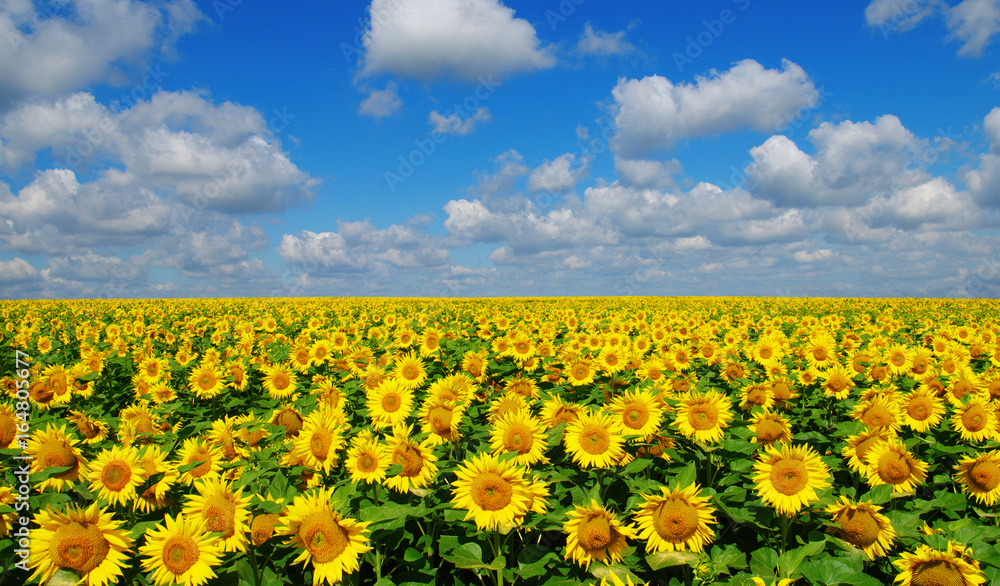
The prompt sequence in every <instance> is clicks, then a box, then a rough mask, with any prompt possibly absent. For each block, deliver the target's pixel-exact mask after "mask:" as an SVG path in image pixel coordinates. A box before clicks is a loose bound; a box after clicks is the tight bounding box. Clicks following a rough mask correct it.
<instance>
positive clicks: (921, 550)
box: [892, 541, 986, 586]
mask: <svg viewBox="0 0 1000 586" xmlns="http://www.w3.org/2000/svg"><path fill="white" fill-rule="evenodd" d="M899 555H900V559H898V560H896V561H894V562H892V563H893V565H895V566H896V567H897V568H899V575H898V576H896V579H895V580H893V583H896V582H899V583H900V586H931V585H937V584H942V585H943V584H948V585H952V584H954V585H955V586H979V585H980V584H984V583H986V576H984V575H983V574H982V572H981V571H980V570H979V562H978V561H976V560H975V559H974V558H973V557H972V551H971V550H969V549H967V548H965V547H963V546H961V545H959V544H957V543H952V542H950V541H949V542H948V550H947V551H940V550H936V549H934V548H932V547H931V546H929V545H921V546H920V547H918V548H917V551H916V552H915V553H909V552H905V551H904V552H903V553H901V554H899Z"/></svg>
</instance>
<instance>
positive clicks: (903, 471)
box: [878, 452, 910, 484]
mask: <svg viewBox="0 0 1000 586" xmlns="http://www.w3.org/2000/svg"><path fill="white" fill-rule="evenodd" d="M878 475H879V478H881V479H882V481H883V482H886V483H888V484H902V483H903V482H906V479H907V478H909V477H910V463H909V461H907V459H906V457H904V456H903V454H900V453H897V452H886V453H885V454H883V455H882V457H881V458H879V459H878Z"/></svg>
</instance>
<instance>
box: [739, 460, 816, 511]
mask: <svg viewBox="0 0 1000 586" xmlns="http://www.w3.org/2000/svg"><path fill="white" fill-rule="evenodd" d="M753 467H754V470H756V473H755V474H754V476H753V481H754V482H755V483H756V485H757V486H756V487H755V489H756V491H757V494H758V495H759V496H760V497H761V498H762V499H764V502H765V503H767V504H769V505H771V506H772V507H774V509H775V510H776V511H778V513H780V514H783V515H785V516H788V517H793V516H795V514H796V513H798V512H799V511H800V510H802V507H804V506H806V505H808V504H809V503H811V502H815V501H817V500H819V495H817V494H816V491H818V490H823V489H824V488H827V487H829V486H830V469H829V468H828V467H827V465H826V464H824V463H823V461H822V460H820V458H819V454H817V453H816V452H815V451H814V450H813V449H812V447H811V446H794V445H787V444H786V445H783V446H781V451H780V452H779V451H778V450H777V449H775V448H774V447H773V446H768V447H766V448H765V453H764V454H761V457H760V460H758V461H757V462H755V463H754V465H753Z"/></svg>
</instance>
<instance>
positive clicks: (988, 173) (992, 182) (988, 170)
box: [963, 107, 1000, 208]
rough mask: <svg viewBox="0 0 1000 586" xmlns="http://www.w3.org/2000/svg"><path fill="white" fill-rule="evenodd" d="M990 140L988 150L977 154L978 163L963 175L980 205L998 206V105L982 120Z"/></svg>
mask: <svg viewBox="0 0 1000 586" xmlns="http://www.w3.org/2000/svg"><path fill="white" fill-rule="evenodd" d="M983 130H984V132H985V133H986V137H987V138H988V139H989V141H990V149H989V152H986V153H983V154H981V155H980V156H979V165H978V166H977V167H976V168H974V169H968V170H967V171H966V172H965V173H964V176H963V180H964V181H965V184H966V185H968V186H969V190H970V191H971V192H972V195H973V197H974V198H975V199H976V200H977V201H978V202H979V203H981V204H982V205H985V206H989V207H994V208H995V207H1000V107H997V108H993V110H991V111H990V113H989V114H988V115H987V116H986V119H985V120H984V121H983Z"/></svg>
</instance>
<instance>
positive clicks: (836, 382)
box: [826, 374, 847, 393]
mask: <svg viewBox="0 0 1000 586" xmlns="http://www.w3.org/2000/svg"><path fill="white" fill-rule="evenodd" d="M826 386H827V388H828V389H830V390H831V391H833V392H835V393H839V392H840V391H843V390H844V388H845V387H847V381H846V380H844V377H842V376H840V375H839V374H835V375H833V376H831V377H830V380H828V381H826Z"/></svg>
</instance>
